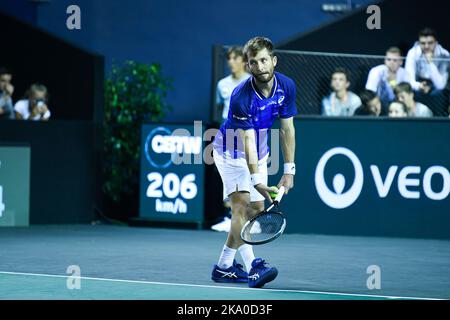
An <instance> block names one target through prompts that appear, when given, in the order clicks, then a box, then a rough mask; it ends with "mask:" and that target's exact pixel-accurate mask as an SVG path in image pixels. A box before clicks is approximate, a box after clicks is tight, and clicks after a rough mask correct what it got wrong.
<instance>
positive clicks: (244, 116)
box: [212, 37, 297, 288]
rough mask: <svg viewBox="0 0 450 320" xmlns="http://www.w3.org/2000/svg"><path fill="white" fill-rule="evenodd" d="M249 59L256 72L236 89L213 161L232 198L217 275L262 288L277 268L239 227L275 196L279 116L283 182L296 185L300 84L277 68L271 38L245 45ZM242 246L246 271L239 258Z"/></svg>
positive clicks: (222, 279)
mask: <svg viewBox="0 0 450 320" xmlns="http://www.w3.org/2000/svg"><path fill="white" fill-rule="evenodd" d="M244 59H246V63H247V65H248V68H249V71H250V73H251V75H252V76H251V77H250V78H248V79H247V80H246V81H244V82H242V83H241V84H240V85H239V86H237V87H236V88H235V89H234V91H233V93H232V95H231V101H230V109H229V112H228V118H227V120H226V121H225V122H224V123H223V124H222V126H221V127H220V130H219V132H218V133H217V135H216V137H215V140H214V145H213V146H214V149H213V157H214V162H215V165H216V166H217V169H218V171H219V174H220V176H221V178H222V182H223V186H224V189H225V191H226V194H227V195H228V197H229V199H230V202H231V210H232V219H231V230H230V232H229V234H228V238H227V240H226V243H225V245H224V247H223V250H222V253H221V255H220V258H219V262H218V263H217V264H215V265H214V268H213V271H212V280H214V281H216V282H248V285H249V287H251V288H260V287H262V286H264V284H265V283H267V282H270V281H272V280H274V279H275V278H276V276H277V275H278V270H277V269H276V268H274V267H268V266H267V263H266V262H265V260H263V259H261V258H256V259H255V255H254V253H253V248H252V246H250V245H248V244H244V242H243V241H242V239H241V238H240V231H241V229H242V226H243V225H244V224H245V222H246V221H247V220H249V219H250V218H251V217H253V216H254V215H256V214H257V213H258V212H260V211H262V210H264V199H267V200H268V201H271V198H270V195H269V192H276V190H274V189H275V188H274V189H271V188H269V187H268V186H267V158H268V156H269V147H268V143H267V142H268V133H269V130H270V128H271V126H272V125H273V122H274V120H275V119H276V118H278V117H279V118H280V119H281V120H280V121H281V131H280V142H281V148H282V152H283V157H284V175H283V176H282V178H281V180H280V182H279V183H278V187H280V186H284V187H285V189H286V191H285V194H287V193H288V191H289V189H291V188H292V187H293V186H294V175H295V164H294V153H295V129H294V123H293V116H295V115H296V114H297V108H296V105H295V94H296V90H295V83H294V81H292V79H290V78H288V77H287V76H285V75H283V74H281V73H279V72H275V66H276V65H277V57H276V56H275V55H274V53H273V44H272V41H271V40H270V39H268V38H264V37H255V38H253V39H251V40H249V41H248V42H247V44H246V45H245V47H244ZM238 250H239V253H240V254H241V256H242V259H243V261H244V264H245V267H246V270H247V271H245V270H244V269H243V266H242V265H240V264H237V263H236V260H235V259H234V258H235V254H236V252H237V251H238Z"/></svg>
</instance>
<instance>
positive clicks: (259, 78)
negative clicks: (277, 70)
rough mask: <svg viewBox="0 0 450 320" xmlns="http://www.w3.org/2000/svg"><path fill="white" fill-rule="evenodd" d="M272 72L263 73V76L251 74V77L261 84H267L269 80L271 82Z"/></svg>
mask: <svg viewBox="0 0 450 320" xmlns="http://www.w3.org/2000/svg"><path fill="white" fill-rule="evenodd" d="M273 73H274V72H273V70H272V71H271V72H270V71H268V72H265V73H263V74H253V76H254V77H255V79H256V80H257V81H258V82H261V83H267V82H269V81H270V80H272V78H273Z"/></svg>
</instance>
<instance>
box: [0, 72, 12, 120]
mask: <svg viewBox="0 0 450 320" xmlns="http://www.w3.org/2000/svg"><path fill="white" fill-rule="evenodd" d="M11 79H12V74H11V72H10V71H8V70H7V69H5V68H0V119H14V110H13V101H12V94H13V92H14V87H13V85H12V84H11Z"/></svg>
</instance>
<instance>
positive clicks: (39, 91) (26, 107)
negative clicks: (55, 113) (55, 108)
mask: <svg viewBox="0 0 450 320" xmlns="http://www.w3.org/2000/svg"><path fill="white" fill-rule="evenodd" d="M47 98H48V93H47V88H46V87H45V86H44V85H42V84H33V85H32V86H31V87H30V89H28V91H27V93H26V94H25V99H23V100H19V101H17V102H16V104H15V105H14V111H15V113H16V118H17V119H19V120H22V119H23V120H42V121H46V120H48V119H49V118H50V115H51V114H50V110H49V109H48V107H47Z"/></svg>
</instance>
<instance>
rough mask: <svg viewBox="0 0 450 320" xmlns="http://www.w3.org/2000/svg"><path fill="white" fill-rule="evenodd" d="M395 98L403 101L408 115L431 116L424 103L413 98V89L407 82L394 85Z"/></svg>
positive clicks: (431, 113)
mask: <svg viewBox="0 0 450 320" xmlns="http://www.w3.org/2000/svg"><path fill="white" fill-rule="evenodd" d="M395 95H396V96H397V100H398V101H401V102H403V103H404V104H405V105H406V107H407V109H408V116H409V117H432V116H433V112H432V111H431V110H430V108H428V107H427V106H426V105H424V104H422V103H420V102H417V101H415V100H414V91H413V89H412V87H411V85H410V84H409V83H407V82H402V83H399V84H398V86H397V87H395Z"/></svg>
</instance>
